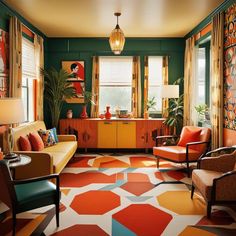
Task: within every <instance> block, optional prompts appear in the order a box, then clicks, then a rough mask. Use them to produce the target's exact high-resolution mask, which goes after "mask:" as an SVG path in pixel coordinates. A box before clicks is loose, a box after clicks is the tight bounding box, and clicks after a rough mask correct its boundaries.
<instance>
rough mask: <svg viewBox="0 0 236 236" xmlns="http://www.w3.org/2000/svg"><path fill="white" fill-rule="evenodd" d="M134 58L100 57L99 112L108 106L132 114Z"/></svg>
mask: <svg viewBox="0 0 236 236" xmlns="http://www.w3.org/2000/svg"><path fill="white" fill-rule="evenodd" d="M132 63H133V60H132V57H100V68H99V71H100V85H99V112H100V113H104V110H105V108H106V106H107V105H110V106H111V112H112V113H113V114H114V113H115V110H116V108H119V109H121V110H128V112H131V91H132Z"/></svg>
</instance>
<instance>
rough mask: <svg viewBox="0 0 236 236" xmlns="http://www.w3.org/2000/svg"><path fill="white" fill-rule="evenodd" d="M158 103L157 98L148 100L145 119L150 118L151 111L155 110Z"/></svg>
mask: <svg viewBox="0 0 236 236" xmlns="http://www.w3.org/2000/svg"><path fill="white" fill-rule="evenodd" d="M156 104H157V103H156V101H155V97H152V98H151V99H148V100H147V102H146V104H145V106H146V111H145V113H144V118H145V119H148V117H149V110H151V109H153V110H155V106H156Z"/></svg>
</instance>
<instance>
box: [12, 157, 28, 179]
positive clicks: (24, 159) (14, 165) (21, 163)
mask: <svg viewBox="0 0 236 236" xmlns="http://www.w3.org/2000/svg"><path fill="white" fill-rule="evenodd" d="M30 162H31V157H29V156H26V155H22V154H20V155H19V156H18V159H17V160H16V161H15V160H8V166H9V168H10V169H11V171H12V178H13V179H15V168H17V167H19V166H25V165H28V164H29V163H30Z"/></svg>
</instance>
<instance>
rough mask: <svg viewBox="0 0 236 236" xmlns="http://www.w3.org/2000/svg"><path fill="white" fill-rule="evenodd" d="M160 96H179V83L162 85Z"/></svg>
mask: <svg viewBox="0 0 236 236" xmlns="http://www.w3.org/2000/svg"><path fill="white" fill-rule="evenodd" d="M160 97H161V98H178V97H179V85H162V86H161V94H160Z"/></svg>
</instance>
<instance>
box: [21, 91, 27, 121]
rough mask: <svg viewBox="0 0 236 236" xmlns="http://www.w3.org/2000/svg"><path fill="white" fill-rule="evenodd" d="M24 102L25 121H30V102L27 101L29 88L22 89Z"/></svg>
mask: <svg viewBox="0 0 236 236" xmlns="http://www.w3.org/2000/svg"><path fill="white" fill-rule="evenodd" d="M22 101H23V106H24V116H25V121H28V111H27V110H28V100H27V87H23V88H22Z"/></svg>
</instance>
